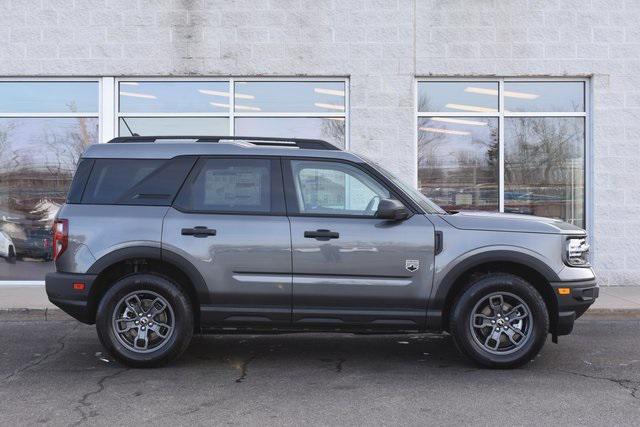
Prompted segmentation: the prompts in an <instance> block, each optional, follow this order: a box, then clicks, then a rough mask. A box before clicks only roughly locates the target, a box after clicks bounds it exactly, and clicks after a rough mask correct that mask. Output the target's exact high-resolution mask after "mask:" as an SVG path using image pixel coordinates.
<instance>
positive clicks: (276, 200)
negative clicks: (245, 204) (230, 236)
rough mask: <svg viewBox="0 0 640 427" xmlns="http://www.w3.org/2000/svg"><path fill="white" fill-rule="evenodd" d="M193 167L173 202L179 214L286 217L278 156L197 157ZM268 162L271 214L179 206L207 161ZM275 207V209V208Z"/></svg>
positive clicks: (172, 204) (280, 165)
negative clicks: (187, 189)
mask: <svg viewBox="0 0 640 427" xmlns="http://www.w3.org/2000/svg"><path fill="white" fill-rule="evenodd" d="M197 158H198V159H197V160H196V161H195V163H194V165H193V167H192V168H191V170H190V171H189V173H188V174H187V177H186V178H185V179H184V181H183V182H182V184H181V185H180V187H179V189H178V191H177V192H176V196H175V197H174V198H173V200H172V202H171V207H172V208H173V209H175V210H177V211H179V212H182V213H186V214H199V215H244V216H286V215H287V209H286V201H285V195H284V188H283V178H282V175H283V174H282V164H281V162H280V161H279V157H277V156H233V155H221V156H215V155H213V156H197ZM211 159H213V160H221V159H227V160H267V161H269V162H270V168H271V170H270V173H271V182H270V191H271V208H270V210H269V212H247V211H216V210H202V209H189V208H186V207H184V206H180V205H179V204H178V200H179V198H180V195H181V194H182V192H183V191H185V188H186V185H187V184H188V183H189V182H190V181H192V180H195V179H196V178H198V175H199V174H200V172H202V169H203V167H204V165H205V163H206V162H207V160H211ZM274 206H275V208H274Z"/></svg>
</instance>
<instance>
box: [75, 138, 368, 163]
mask: <svg viewBox="0 0 640 427" xmlns="http://www.w3.org/2000/svg"><path fill="white" fill-rule="evenodd" d="M317 147H319V148H317ZM324 147H327V148H324ZM188 155H192V156H207V155H218V156H224V155H233V156H292V157H293V156H295V157H309V158H331V159H334V158H335V159H344V160H351V161H357V162H360V161H361V160H360V158H358V157H357V156H355V155H354V154H351V153H348V152H345V151H342V150H340V149H338V148H336V147H335V146H333V145H331V144H330V143H328V142H326V141H322V140H311V139H300V138H291V139H287V138H256V137H247V138H245V137H218V136H211V137H209V136H207V137H202V136H193V137H185V136H175V137H173V136H172V137H168V136H163V137H125V138H115V139H113V140H111V141H110V142H109V143H107V144H94V145H91V146H89V148H87V150H86V151H85V152H84V154H83V155H82V157H83V158H126V159H170V158H173V157H176V156H188Z"/></svg>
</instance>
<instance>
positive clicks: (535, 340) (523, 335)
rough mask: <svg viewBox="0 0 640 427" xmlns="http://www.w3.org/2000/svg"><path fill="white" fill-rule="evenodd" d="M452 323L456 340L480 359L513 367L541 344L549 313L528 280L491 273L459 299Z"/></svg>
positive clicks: (544, 336) (493, 365) (475, 358)
mask: <svg viewBox="0 0 640 427" xmlns="http://www.w3.org/2000/svg"><path fill="white" fill-rule="evenodd" d="M449 325H450V332H451V334H452V335H453V339H454V342H455V343H456V346H457V347H458V348H459V349H460V350H461V351H462V352H463V353H464V354H466V355H467V356H469V357H470V358H471V359H473V360H474V361H476V362H477V363H479V364H480V365H483V366H486V367H491V368H514V367H518V366H521V365H523V364H525V363H526V362H528V361H529V360H531V359H532V358H534V357H535V356H536V354H538V352H539V351H540V349H542V346H543V345H544V342H545V341H546V338H547V333H548V330H549V314H548V311H547V307H546V305H545V303H544V300H543V299H542V297H541V295H540V293H539V292H538V291H537V290H536V289H535V288H534V287H533V286H532V285H531V284H529V282H527V281H526V280H524V279H522V278H521V277H518V276H515V275H512V274H504V273H491V274H487V275H485V276H482V277H480V278H478V279H477V280H475V281H473V282H472V283H471V284H470V285H469V286H468V287H467V289H466V290H465V291H464V292H463V293H462V295H461V296H460V297H459V298H458V299H457V300H456V302H455V304H454V307H453V309H452V310H451V318H450V320H449Z"/></svg>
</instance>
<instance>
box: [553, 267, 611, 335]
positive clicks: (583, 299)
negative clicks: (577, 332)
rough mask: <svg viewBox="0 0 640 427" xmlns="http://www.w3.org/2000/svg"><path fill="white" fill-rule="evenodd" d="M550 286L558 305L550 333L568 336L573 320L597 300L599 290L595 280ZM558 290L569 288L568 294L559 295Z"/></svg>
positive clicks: (557, 283) (558, 283) (554, 283)
mask: <svg viewBox="0 0 640 427" xmlns="http://www.w3.org/2000/svg"><path fill="white" fill-rule="evenodd" d="M551 286H552V287H553V291H554V294H555V296H556V301H557V304H558V317H557V319H556V322H555V325H554V330H552V333H553V334H554V335H568V334H570V333H571V331H572V330H573V323H574V322H575V320H576V319H578V318H579V317H580V316H582V315H583V314H584V312H585V311H587V309H588V308H589V307H590V306H591V304H593V303H594V302H595V300H596V298H598V295H599V293H600V288H598V285H597V283H596V279H595V278H594V279H590V280H585V281H578V282H553V283H551ZM559 288H569V290H570V292H569V293H568V294H566V295H560V293H559Z"/></svg>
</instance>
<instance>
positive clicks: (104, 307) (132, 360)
mask: <svg viewBox="0 0 640 427" xmlns="http://www.w3.org/2000/svg"><path fill="white" fill-rule="evenodd" d="M145 291H146V292H151V293H153V294H156V295H159V296H161V297H162V298H164V300H165V301H166V302H167V303H168V304H169V309H171V318H172V319H173V330H172V332H171V333H170V334H169V333H167V334H166V335H169V336H168V337H167V338H166V339H165V340H162V339H160V338H158V336H156V339H158V340H160V341H161V342H163V344H162V346H159V347H158V348H157V349H153V348H150V349H148V350H146V351H147V352H145V353H141V352H136V351H135V349H134V350H131V349H129V348H127V347H126V346H125V345H124V344H123V342H122V341H121V340H122V338H119V337H118V336H117V335H118V334H117V332H116V330H115V329H114V320H113V316H114V310H116V309H117V308H118V307H120V306H121V305H120V304H119V303H120V302H121V301H122V299H123V298H125V297H127V296H128V295H130V294H131V293H134V292H145ZM96 329H97V331H98V337H99V338H100V342H102V345H103V346H104V347H105V348H106V349H107V351H108V352H109V353H110V354H111V355H112V356H113V357H114V358H115V359H116V360H118V361H119V362H121V363H123V364H125V365H127V366H131V367H134V368H151V367H157V366H161V365H164V364H166V363H168V362H170V361H172V360H174V359H176V358H178V357H179V356H180V355H181V354H182V353H183V352H184V351H185V350H186V349H187V347H188V346H189V343H190V342H191V338H192V336H193V309H192V307H191V303H190V301H189V298H188V297H187V295H186V294H185V293H184V292H183V291H182V289H181V288H180V286H179V285H178V284H176V283H175V282H173V281H172V280H171V279H169V278H167V277H164V276H160V275H156V274H149V273H140V274H132V275H129V276H126V277H124V278H122V279H120V280H119V281H117V282H116V283H115V284H114V285H113V286H111V287H110V288H109V290H108V291H107V292H106V293H105V294H104V296H103V297H102V299H101V300H100V305H99V306H98V312H97V315H96ZM150 329H151V328H149V331H148V332H149V334H151V331H150ZM132 333H133V332H132ZM120 336H122V334H120ZM150 336H151V335H150Z"/></svg>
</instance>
